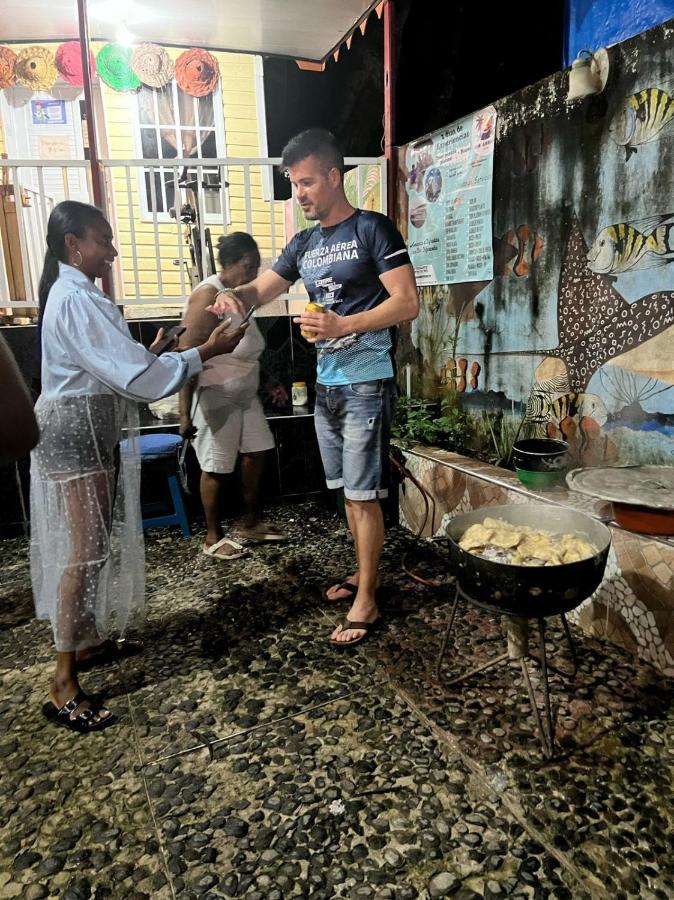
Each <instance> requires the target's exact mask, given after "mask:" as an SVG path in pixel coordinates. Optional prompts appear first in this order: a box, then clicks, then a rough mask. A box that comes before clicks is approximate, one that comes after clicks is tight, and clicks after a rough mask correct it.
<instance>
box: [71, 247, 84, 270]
mask: <svg viewBox="0 0 674 900" xmlns="http://www.w3.org/2000/svg"><path fill="white" fill-rule="evenodd" d="M75 252H76V253H79V255H80V261H79V262H75V260H73V261H72V263H71V265H72V266H75V268H77V269H79V267H80V266H81V265H82V263H83V261H84V257H83V256H82V251H81V250H76V251H75Z"/></svg>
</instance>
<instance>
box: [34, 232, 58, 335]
mask: <svg viewBox="0 0 674 900" xmlns="http://www.w3.org/2000/svg"><path fill="white" fill-rule="evenodd" d="M58 277H59V260H58V256H56V254H55V253H54V252H53V250H52V249H51V247H47V252H46V253H45V256H44V265H43V267H42V275H41V276H40V286H39V288H38V290H37V295H38V298H39V301H40V314H39V320H40V322H41V321H42V317H43V316H44V310H45V306H46V305H47V297H48V296H49V291H50V290H51V289H52V285H53V284H54V282H55V281H56V279H57V278H58Z"/></svg>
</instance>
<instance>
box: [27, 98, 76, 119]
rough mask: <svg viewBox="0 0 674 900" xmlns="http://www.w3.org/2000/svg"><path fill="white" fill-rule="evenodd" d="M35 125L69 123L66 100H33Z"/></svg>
mask: <svg viewBox="0 0 674 900" xmlns="http://www.w3.org/2000/svg"><path fill="white" fill-rule="evenodd" d="M30 111H31V113H32V115H33V125H67V124H68V119H67V116H66V102H65V100H31V101H30Z"/></svg>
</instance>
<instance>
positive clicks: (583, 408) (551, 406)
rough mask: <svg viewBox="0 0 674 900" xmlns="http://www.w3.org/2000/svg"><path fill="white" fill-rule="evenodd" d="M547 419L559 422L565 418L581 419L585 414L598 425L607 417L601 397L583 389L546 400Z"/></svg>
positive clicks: (602, 423)
mask: <svg viewBox="0 0 674 900" xmlns="http://www.w3.org/2000/svg"><path fill="white" fill-rule="evenodd" d="M545 412H546V413H547V419H548V421H552V422H556V423H557V424H559V423H560V422H563V421H564V419H567V418H571V419H573V418H576V417H578V418H579V419H583V418H585V417H586V416H589V417H590V418H592V419H594V420H595V422H596V423H597V424H598V425H604V424H605V422H606V421H607V419H608V410H607V409H606V406H605V404H604V401H603V400H602V399H601V397H598V396H597V395H596V394H588V393H585V392H584V391H578V392H576V391H569V393H568V394H562V396H561V397H557V399H556V400H551V401H548V402H547V404H546V407H545Z"/></svg>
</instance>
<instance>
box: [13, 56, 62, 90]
mask: <svg viewBox="0 0 674 900" xmlns="http://www.w3.org/2000/svg"><path fill="white" fill-rule="evenodd" d="M14 75H15V77H16V80H17V82H18V83H19V84H22V85H24V87H28V88H32V90H34V91H48V90H50V89H51V88H52V87H53V86H54V82H55V81H56V76H57V75H58V72H57V71H56V65H55V64H54V54H53V53H52V52H51V50H48V49H47V48H46V47H25V48H24V49H23V50H22V51H21V52H20V53H19V55H18V56H17V58H16V65H15V66H14Z"/></svg>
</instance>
